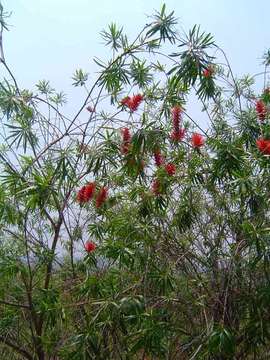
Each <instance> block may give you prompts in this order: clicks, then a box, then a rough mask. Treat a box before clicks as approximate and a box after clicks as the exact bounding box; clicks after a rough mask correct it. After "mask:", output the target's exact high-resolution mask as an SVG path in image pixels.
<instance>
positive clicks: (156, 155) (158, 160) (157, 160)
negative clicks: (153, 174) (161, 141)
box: [154, 150, 164, 167]
mask: <svg viewBox="0 0 270 360" xmlns="http://www.w3.org/2000/svg"><path fill="white" fill-rule="evenodd" d="M154 158H155V164H156V166H158V167H160V166H161V165H162V164H163V163H164V158H163V156H162V155H161V153H160V150H156V151H155V152H154Z"/></svg>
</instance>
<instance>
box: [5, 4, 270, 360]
mask: <svg viewBox="0 0 270 360" xmlns="http://www.w3.org/2000/svg"><path fill="white" fill-rule="evenodd" d="M0 9H1V11H0V26H1V27H2V35H3V37H4V38H5V30H6V28H8V25H7V23H6V16H7V15H8V14H9V13H8V12H6V11H5V10H4V9H3V8H2V7H0ZM10 21H11V20H10V19H8V23H10ZM130 21H132V18H131V20H130ZM180 29H181V27H179V25H178V24H177V18H176V16H175V15H174V13H173V12H172V11H169V12H168V11H167V9H166V7H165V6H163V7H162V9H161V10H160V11H157V12H155V13H154V15H153V17H152V18H151V19H150V18H147V25H145V26H144V27H143V28H142V30H140V29H138V34H139V35H138V34H134V37H133V38H132V39H129V38H128V37H127V36H126V34H125V32H124V30H123V28H122V27H118V26H117V25H116V24H114V23H113V24H111V25H110V26H109V27H108V28H107V29H105V30H104V31H102V33H101V36H102V40H103V41H104V43H105V44H107V46H109V47H110V49H111V50H112V52H111V58H110V59H107V60H101V59H98V58H95V60H94V61H95V64H96V66H97V67H98V76H97V79H95V80H94V81H93V83H92V84H91V80H90V79H91V78H92V77H90V76H88V73H87V72H86V71H84V70H82V69H78V70H76V71H75V73H74V74H73V76H72V79H73V81H74V82H73V85H74V86H75V87H76V88H78V87H83V89H84V90H86V89H89V90H86V91H87V94H86V95H85V97H81V101H79V103H72V107H71V108H73V107H75V106H78V111H77V112H75V114H74V115H73V114H71V113H69V112H68V108H66V107H65V102H67V101H68V100H69V99H68V98H67V97H66V96H65V95H64V93H63V92H61V91H59V92H56V91H55V90H54V89H53V88H52V87H51V85H50V82H49V81H46V80H42V81H39V82H38V83H37V84H36V86H33V87H32V89H31V91H29V90H25V89H24V88H23V87H22V86H23V84H21V83H20V81H19V78H18V79H16V77H15V75H14V74H16V73H17V70H16V69H14V70H15V71H14V73H13V69H12V66H11V65H10V63H14V61H12V59H11V61H10V63H9V59H8V58H7V57H5V58H2V61H1V62H0V66H2V72H3V79H2V80H0V82H1V86H0V110H1V117H0V121H1V127H2V132H1V134H2V137H1V139H2V146H1V149H0V164H1V177H0V219H1V222H0V224H1V226H0V274H1V282H0V317H1V319H0V354H1V355H2V357H5V358H7V359H19V358H20V359H28V360H29V359H31V360H36V359H37V360H44V359H49V358H55V359H56V358H57V359H59V360H67V359H69V360H75V358H76V359H104V360H107V359H108V360H115V359H120V358H122V359H143V358H144V359H146V358H147V359H195V358H196V359H253V358H254V356H255V355H254V354H256V358H257V359H262V358H266V357H267V355H268V353H269V347H270V335H269V334H270V323H269V293H270V286H269V278H270V273H269V271H270V270H269V269H270V264H269V228H270V215H269V214H270V209H269V206H270V205H269V204H270V203H269V196H270V191H269V189H270V188H269V161H270V160H269V155H270V150H269V141H270V123H269V114H268V109H269V105H270V96H269V86H270V84H269V79H268V73H269V65H270V55H269V54H270V52H269V51H268V52H267V53H266V55H265V58H264V68H263V72H262V76H261V77H260V75H257V76H256V77H250V76H244V77H242V78H241V77H239V76H238V75H237V74H233V68H232V66H231V65H230V64H228V63H227V56H224V53H223V52H222V51H221V50H220V47H219V46H217V44H215V42H214V39H213V37H212V36H211V34H209V33H207V32H203V31H201V30H200V28H199V27H198V26H194V27H193V28H192V29H191V30H190V31H188V32H183V33H181V30H180ZM74 31H76V30H74ZM78 35H79V34H78ZM168 45H169V46H168ZM0 46H1V44H0ZM239 46H241V44H239ZM168 49H169V50H168ZM251 49H252V44H251ZM3 52H4V49H3V48H1V51H0V53H1V56H3ZM27 56H28V54H27V53H26V54H25V61H27ZM256 58H257V55H256V56H255V55H254V59H256ZM164 59H165V60H164ZM243 61H246V59H243ZM216 64H224V65H218V71H215V74H214V75H215V76H213V74H211V76H210V73H209V71H208V73H206V69H208V70H209V68H208V66H209V65H211V66H213V69H217V65H216ZM228 69H231V71H229V72H228ZM4 71H7V72H5V73H4ZM255 80H256V81H257V83H256V84H255ZM262 84H265V88H263V87H262V86H264V85H262ZM260 87H262V88H261V90H260V91H259V93H257V92H256V89H258V88H260ZM79 94H81V93H79ZM126 94H132V95H130V96H128V97H126V96H125V95H126ZM79 96H82V95H79ZM194 96H196V98H197V99H196V100H197V101H196V102H195V101H194ZM75 98H76V99H78V98H79V97H74V98H73V99H70V101H74V99H75ZM121 99H122V101H121ZM76 101H77V100H76ZM256 101H259V103H258V102H257V103H256ZM197 102H199V104H200V106H199V107H198V108H196V103H197ZM89 104H91V109H90V108H88V109H87V107H88V106H90V105H89ZM190 108H192V110H195V111H192V112H193V113H196V117H192V115H191V114H190V112H189V110H188V109H190ZM200 108H202V109H203V111H202V112H201V113H200ZM69 109H70V107H69ZM183 109H185V110H183ZM92 110H93V111H92ZM206 117H207V121H205V118H206ZM207 124H209V126H208V125H207ZM119 129H122V130H120V137H119ZM131 129H132V131H131ZM205 134H207V136H206V135H205ZM194 148H195V149H194ZM88 179H93V181H92V182H90V183H89V182H88ZM78 184H79V188H78ZM87 204H89V206H87ZM78 205H80V206H78ZM89 239H91V240H89ZM96 244H98V251H97V248H96V247H95V246H96ZM89 329H91V331H90V330H89Z"/></svg>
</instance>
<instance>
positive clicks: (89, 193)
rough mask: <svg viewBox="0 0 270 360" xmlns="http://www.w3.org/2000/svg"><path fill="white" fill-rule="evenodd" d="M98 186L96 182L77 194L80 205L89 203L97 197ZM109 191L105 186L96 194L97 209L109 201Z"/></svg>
mask: <svg viewBox="0 0 270 360" xmlns="http://www.w3.org/2000/svg"><path fill="white" fill-rule="evenodd" d="M95 190H96V184H95V183H94V182H92V183H88V184H87V185H84V186H83V187H82V188H81V189H80V190H79V191H78V193H77V201H78V202H79V203H80V204H83V203H87V202H88V201H90V200H91V199H93V197H94V195H95ZM107 196H108V189H107V188H106V187H105V186H103V187H101V188H100V190H99V191H98V193H97V194H96V207H97V208H99V207H100V206H101V205H102V204H103V203H104V202H105V201H106V199H107Z"/></svg>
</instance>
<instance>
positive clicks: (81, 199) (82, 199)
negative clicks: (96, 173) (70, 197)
mask: <svg viewBox="0 0 270 360" xmlns="http://www.w3.org/2000/svg"><path fill="white" fill-rule="evenodd" d="M84 192H85V186H83V187H82V188H81V189H80V190H79V191H78V193H77V201H78V202H79V203H80V204H82V203H84V202H85V196H84Z"/></svg>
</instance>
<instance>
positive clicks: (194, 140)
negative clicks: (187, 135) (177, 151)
mask: <svg viewBox="0 0 270 360" xmlns="http://www.w3.org/2000/svg"><path fill="white" fill-rule="evenodd" d="M191 144H192V146H193V147H194V148H199V147H201V146H203V145H204V137H203V136H202V135H201V134H198V133H193V134H192V136H191Z"/></svg>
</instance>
